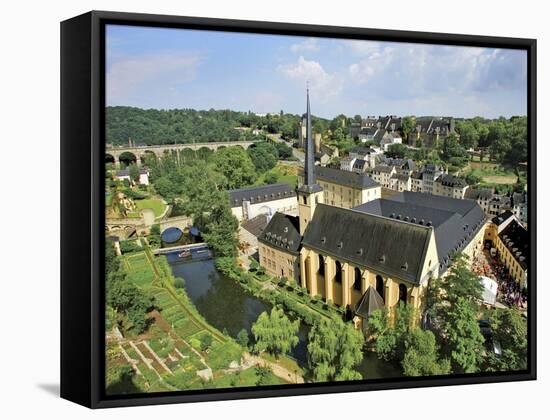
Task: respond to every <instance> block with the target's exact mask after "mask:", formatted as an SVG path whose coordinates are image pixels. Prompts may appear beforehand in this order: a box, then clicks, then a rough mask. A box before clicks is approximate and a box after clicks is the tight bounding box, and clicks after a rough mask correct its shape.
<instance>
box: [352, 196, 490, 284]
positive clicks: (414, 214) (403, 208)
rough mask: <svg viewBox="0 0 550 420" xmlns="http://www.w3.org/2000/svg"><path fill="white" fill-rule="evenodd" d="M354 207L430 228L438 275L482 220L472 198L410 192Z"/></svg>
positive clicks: (468, 240)
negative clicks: (436, 257)
mask: <svg viewBox="0 0 550 420" xmlns="http://www.w3.org/2000/svg"><path fill="white" fill-rule="evenodd" d="M354 210H356V211H362V212H365V213H369V214H375V215H378V216H384V217H389V218H391V219H397V220H402V221H405V222H407V223H411V224H420V225H422V226H431V227H433V228H434V233H435V242H436V246H437V255H438V258H439V264H440V265H439V273H440V274H442V273H443V272H445V270H446V269H447V268H448V266H449V264H450V262H451V256H452V254H453V253H454V252H460V251H461V250H462V249H464V248H465V247H466V246H467V245H468V244H469V243H470V241H471V239H472V238H473V237H474V236H475V234H476V233H477V232H478V231H479V229H481V228H482V226H483V224H484V222H485V213H484V212H483V210H482V209H481V207H480V206H479V204H477V202H475V201H473V200H459V199H456V198H449V197H442V196H437V195H432V194H424V193H419V192H411V191H405V192H402V193H398V194H395V195H393V196H392V197H390V198H387V199H379V200H374V201H370V202H368V203H365V204H361V205H359V206H357V207H355V208H354Z"/></svg>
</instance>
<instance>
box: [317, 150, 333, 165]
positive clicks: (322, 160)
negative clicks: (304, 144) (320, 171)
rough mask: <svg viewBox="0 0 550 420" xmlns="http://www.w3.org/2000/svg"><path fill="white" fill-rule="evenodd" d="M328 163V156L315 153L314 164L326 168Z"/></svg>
mask: <svg viewBox="0 0 550 420" xmlns="http://www.w3.org/2000/svg"><path fill="white" fill-rule="evenodd" d="M329 162H330V156H329V155H327V154H326V153H322V152H315V164H316V165H321V166H326V165H327V164H328V163H329Z"/></svg>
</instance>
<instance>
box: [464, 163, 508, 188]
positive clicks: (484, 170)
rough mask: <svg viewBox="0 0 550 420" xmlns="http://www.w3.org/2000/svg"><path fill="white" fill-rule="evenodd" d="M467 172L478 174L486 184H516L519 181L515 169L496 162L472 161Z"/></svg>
mask: <svg viewBox="0 0 550 420" xmlns="http://www.w3.org/2000/svg"><path fill="white" fill-rule="evenodd" d="M466 174H471V175H474V176H477V177H479V178H481V180H482V182H483V183H486V184H515V183H516V182H517V175H516V173H515V171H514V170H513V169H511V168H505V167H503V166H500V165H498V164H496V163H488V162H483V163H480V162H470V164H469V169H466V170H465V175H466Z"/></svg>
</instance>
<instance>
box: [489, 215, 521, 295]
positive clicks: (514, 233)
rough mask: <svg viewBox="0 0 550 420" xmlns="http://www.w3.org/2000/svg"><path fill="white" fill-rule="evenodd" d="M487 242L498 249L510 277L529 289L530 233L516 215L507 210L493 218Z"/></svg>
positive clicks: (499, 256) (498, 254)
mask: <svg viewBox="0 0 550 420" xmlns="http://www.w3.org/2000/svg"><path fill="white" fill-rule="evenodd" d="M485 240H486V241H490V242H491V245H492V246H493V247H494V248H495V249H496V252H497V257H498V259H499V260H500V262H501V263H502V264H504V266H505V267H506V268H507V269H508V272H509V274H510V276H511V277H512V278H513V279H514V280H515V281H516V282H517V283H519V285H520V286H521V287H522V288H527V268H528V265H529V233H528V231H527V229H525V228H524V227H523V226H522V225H521V223H520V222H519V220H518V218H517V217H516V216H515V215H514V213H512V211H510V210H507V211H505V212H503V213H501V214H500V215H498V216H495V217H493V218H492V219H491V222H490V223H489V224H488V225H487V230H486V232H485Z"/></svg>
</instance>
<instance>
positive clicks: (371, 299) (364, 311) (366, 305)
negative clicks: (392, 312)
mask: <svg viewBox="0 0 550 420" xmlns="http://www.w3.org/2000/svg"><path fill="white" fill-rule="evenodd" d="M383 307H384V299H382V296H380V294H379V293H378V292H377V291H376V289H375V288H374V287H372V286H369V288H368V289H367V291H366V292H365V294H363V296H362V297H361V299H360V300H359V302H357V304H356V305H355V314H356V315H359V316H360V317H361V318H363V319H367V318H368V317H369V315H370V314H372V313H373V312H374V311H376V310H377V309H380V308H383Z"/></svg>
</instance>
